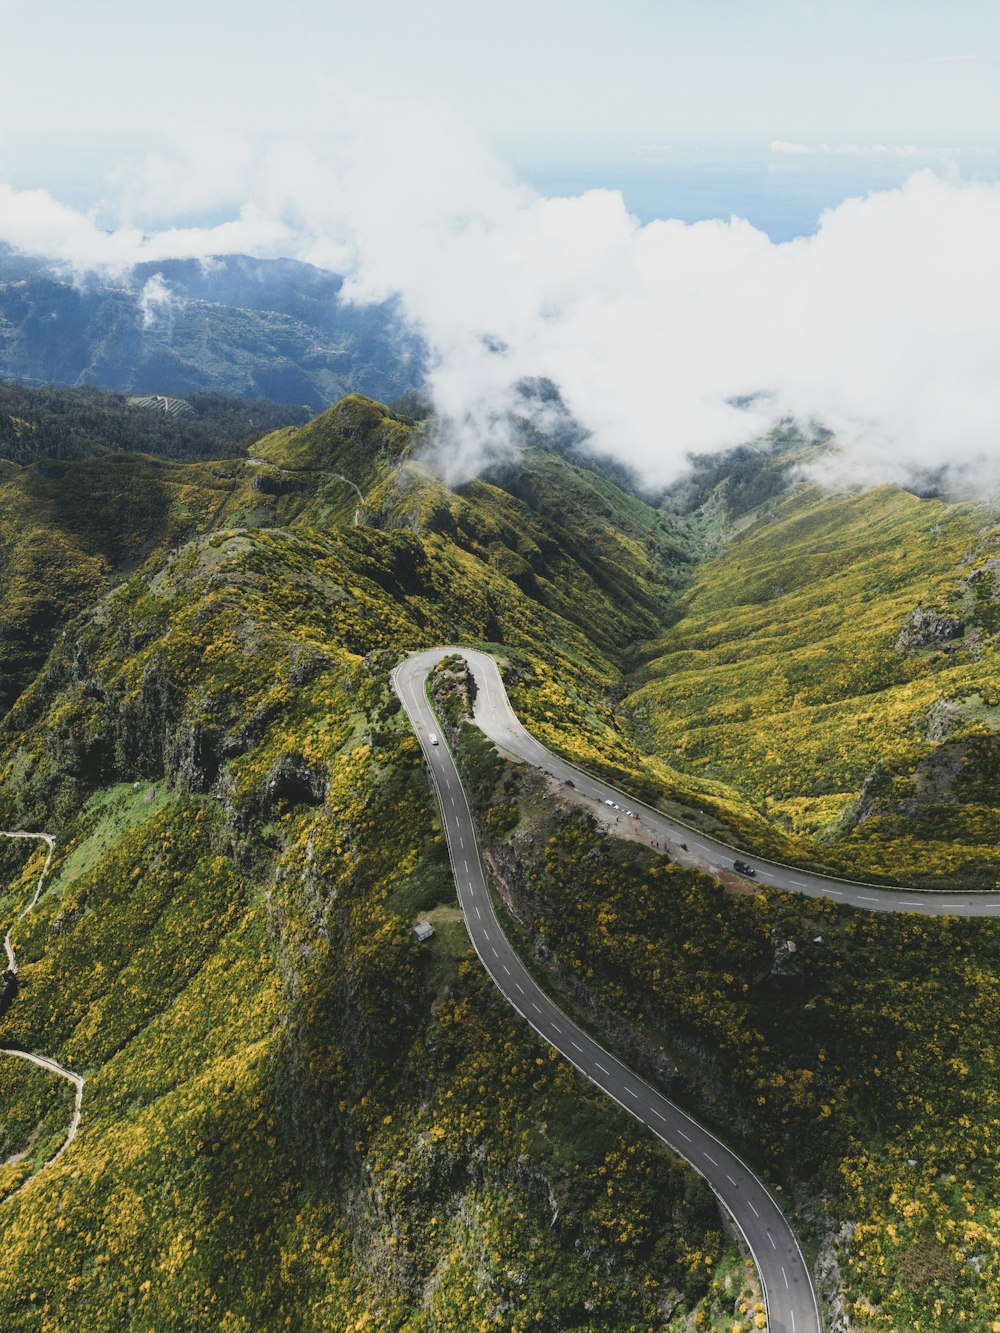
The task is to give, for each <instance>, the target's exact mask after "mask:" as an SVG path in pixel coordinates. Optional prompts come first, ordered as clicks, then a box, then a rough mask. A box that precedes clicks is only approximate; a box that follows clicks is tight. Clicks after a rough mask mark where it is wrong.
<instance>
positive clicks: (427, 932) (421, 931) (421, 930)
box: [413, 921, 434, 944]
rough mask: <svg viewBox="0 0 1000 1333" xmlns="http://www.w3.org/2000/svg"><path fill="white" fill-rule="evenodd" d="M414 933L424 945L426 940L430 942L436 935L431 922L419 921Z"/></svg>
mask: <svg viewBox="0 0 1000 1333" xmlns="http://www.w3.org/2000/svg"><path fill="white" fill-rule="evenodd" d="M413 933H414V935H416V937H417V939H418V940H419V941H420V943H421V944H423V942H424V940H429V939H430V937H431V936H432V935H433V934H434V927H433V926H432V925H431V923H430V922H429V921H418V922H417V924H416V925H415V926H414V927H413Z"/></svg>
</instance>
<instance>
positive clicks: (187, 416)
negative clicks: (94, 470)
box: [0, 380, 309, 464]
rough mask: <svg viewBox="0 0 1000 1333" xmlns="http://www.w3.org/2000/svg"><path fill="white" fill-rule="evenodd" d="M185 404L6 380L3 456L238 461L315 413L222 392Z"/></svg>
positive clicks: (0, 438) (0, 431) (1, 391)
mask: <svg viewBox="0 0 1000 1333" xmlns="http://www.w3.org/2000/svg"><path fill="white" fill-rule="evenodd" d="M154 401H155V400H150V402H154ZM161 401H162V400H161ZM171 401H172V400H171ZM184 401H186V402H187V403H188V404H189V406H190V408H191V411H190V412H184V413H183V414H179V413H173V412H170V413H168V412H165V411H163V410H162V409H160V408H158V407H156V406H155V405H154V406H139V405H138V402H139V400H135V401H134V402H130V401H129V400H128V399H126V398H125V396H124V395H123V394H117V393H109V392H107V391H106V390H102V389H93V388H82V389H53V388H28V387H27V386H25V385H23V384H18V383H16V382H15V381H13V380H0V458H3V459H6V460H8V461H9V462H12V463H20V464H28V463H37V462H39V461H41V460H42V459H60V460H62V461H64V462H65V461H68V460H70V459H74V458H95V457H99V456H100V455H102V454H107V453H116V452H118V453H141V454H153V455H154V456H156V457H159V458H183V459H185V460H187V461H193V460H196V459H204V458H232V457H234V456H235V455H236V454H240V453H242V452H243V449H244V448H245V446H246V445H248V444H250V443H251V441H253V440H256V439H258V438H259V437H260V436H261V435H263V434H264V433H265V432H267V431H271V430H275V429H276V428H277V427H279V426H284V425H288V424H290V423H291V424H295V423H301V422H303V421H304V420H305V419H306V418H307V417H308V415H309V413H308V411H307V410H306V409H305V408H302V407H297V406H294V405H293V404H291V403H272V402H268V401H267V400H265V399H253V400H248V399H246V398H227V397H226V396H225V395H224V394H221V393H197V394H193V395H192V396H191V397H190V398H189V399H186V400H184Z"/></svg>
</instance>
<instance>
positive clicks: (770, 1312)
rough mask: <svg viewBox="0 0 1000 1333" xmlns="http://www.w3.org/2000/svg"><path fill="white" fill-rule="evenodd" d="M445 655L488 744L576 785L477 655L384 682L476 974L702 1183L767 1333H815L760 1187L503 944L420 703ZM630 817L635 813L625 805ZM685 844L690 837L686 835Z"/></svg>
mask: <svg viewBox="0 0 1000 1333" xmlns="http://www.w3.org/2000/svg"><path fill="white" fill-rule="evenodd" d="M451 653H460V654H461V655H462V656H463V657H464V658H465V660H466V661H467V662H468V663H469V666H470V667H471V669H472V672H473V674H474V676H475V678H476V685H477V694H476V701H475V719H476V722H477V723H478V724H479V725H480V726H481V727H482V729H483V731H484V732H485V733H486V734H487V735H488V736H489V737H490V739H491V740H493V741H494V742H495V743H497V744H499V745H502V746H503V748H504V749H506V750H508V751H509V752H510V753H512V754H514V755H516V756H517V757H519V758H522V759H525V760H526V761H527V762H529V763H532V764H536V765H538V766H539V767H541V768H544V769H546V770H547V771H548V772H550V773H553V774H554V775H555V776H556V777H561V778H563V779H564V780H565V778H567V777H570V776H572V780H573V783H574V786H575V787H576V788H577V790H581V789H582V788H583V787H584V786H585V783H584V775H583V774H581V773H580V772H579V770H577V769H574V768H573V767H572V766H571V765H569V764H566V763H565V762H564V761H563V760H561V759H559V758H557V757H556V756H555V755H553V754H550V753H549V751H548V750H546V749H545V748H544V747H543V746H541V745H539V743H538V742H537V741H536V740H535V739H534V738H533V737H531V736H530V735H529V734H528V733H527V732H526V731H525V730H524V728H523V727H522V726H521V725H520V723H519V722H518V721H517V718H516V717H515V716H514V714H513V712H512V711H511V707H510V704H509V702H508V700H507V694H506V691H505V690H504V687H503V682H502V680H501V679H500V673H499V672H498V670H497V668H496V664H495V662H494V661H493V659H492V658H491V657H488V656H487V655H486V654H485V653H480V652H475V651H473V650H471V649H465V648H435V649H431V650H430V651H428V652H423V653H417V654H415V655H414V656H412V657H409V658H407V659H406V660H405V661H404V662H402V663H401V664H400V665H399V666H398V667H397V668H396V669H395V671H394V672H393V674H392V683H393V688H394V689H395V691H396V693H397V695H398V696H399V699H400V701H401V703H402V705H403V707H404V708H405V710H406V712H407V715H408V716H409V719H410V722H411V723H412V725H413V729H414V731H415V733H416V736H417V739H418V740H419V742H420V745H421V748H422V749H423V752H424V757H425V759H426V760H427V765H428V768H429V770H430V774H431V779H432V781H433V783H434V787H435V789H436V791H437V797H438V801H439V803H440V806H441V814H442V822H443V825H444V829H445V833H446V836H447V839H448V847H449V851H450V855H451V864H452V868H453V870H454V872H455V882H456V884H457V886H458V897H459V902H460V903H461V906H462V911H463V914H464V916H465V922H466V925H467V927H468V931H469V935H470V937H471V939H472V943H473V945H474V947H475V950H476V952H477V954H478V955H479V957H480V960H481V961H482V963H483V966H484V967H485V968H486V970H487V972H488V973H489V974H490V976H491V977H492V978H493V980H494V981H495V982H496V984H497V986H498V987H499V988H500V990H501V991H502V993H503V995H504V996H505V998H506V999H507V1000H508V1001H509V1002H510V1003H511V1004H512V1005H513V1006H514V1008H515V1009H516V1010H517V1012H518V1013H519V1014H520V1015H521V1016H522V1017H523V1018H525V1019H526V1020H527V1021H528V1023H530V1025H531V1026H532V1027H533V1028H534V1029H535V1031H536V1032H537V1033H538V1035H539V1036H541V1037H543V1038H544V1039H545V1041H547V1042H549V1044H550V1045H552V1046H554V1047H555V1048H556V1050H557V1051H559V1052H560V1054H562V1055H564V1056H565V1057H566V1059H567V1060H569V1061H570V1063H571V1064H573V1065H575V1066H576V1068H577V1069H578V1070H579V1071H580V1072H581V1073H582V1074H585V1075H586V1077H587V1078H589V1079H590V1080H591V1081H592V1082H593V1083H596V1084H597V1086H598V1087H599V1088H601V1089H602V1091H604V1092H605V1093H607V1095H608V1096H609V1097H611V1098H612V1099H613V1100H614V1101H616V1102H617V1103H618V1104H619V1105H620V1106H623V1107H624V1108H625V1110H627V1111H629V1112H630V1113H631V1114H632V1115H634V1116H635V1117H636V1119H638V1120H640V1121H642V1123H643V1124H644V1125H646V1126H648V1128H649V1129H651V1130H652V1131H653V1133H654V1134H655V1135H656V1136H657V1137H658V1138H660V1139H662V1140H663V1141H664V1143H667V1144H669V1146H670V1147H671V1148H673V1150H674V1151H675V1152H677V1153H678V1154H679V1155H680V1156H681V1157H683V1158H684V1159H685V1160H686V1161H688V1162H689V1163H690V1164H691V1165H692V1166H693V1167H694V1168H695V1170H696V1171H698V1172H699V1173H700V1174H701V1175H702V1176H704V1178H705V1179H706V1180H707V1181H708V1183H709V1185H710V1186H711V1187H712V1189H713V1190H714V1192H715V1194H716V1196H717V1198H718V1199H719V1200H720V1201H721V1203H722V1204H723V1205H724V1206H725V1208H726V1210H727V1211H728V1212H729V1214H730V1215H731V1216H732V1218H733V1219H734V1221H735V1223H736V1225H737V1226H738V1227H739V1229H740V1231H741V1232H742V1234H743V1237H744V1239H745V1241H746V1244H747V1247H748V1248H749V1250H750V1253H751V1254H752V1256H753V1258H754V1262H755V1263H756V1265H757V1272H758V1273H759V1275H760V1280H761V1286H762V1288H763V1292H764V1300H765V1304H766V1307H767V1317H768V1329H769V1330H770V1333H822V1328H823V1325H822V1321H821V1319H820V1314H819V1307H818V1304H817V1301H816V1293H815V1291H814V1289H813V1284H812V1279H811V1277H810V1274H809V1269H808V1266H807V1265H806V1262H805V1259H804V1257H803V1255H802V1251H801V1249H800V1248H799V1244H798V1241H797V1240H796V1238H795V1234H794V1232H793V1231H792V1229H791V1227H790V1226H789V1225H788V1222H787V1220H786V1218H785V1216H784V1214H783V1213H782V1211H781V1208H780V1207H779V1206H778V1203H777V1201H776V1199H775V1198H774V1196H773V1195H772V1194H771V1193H770V1192H769V1190H768V1189H767V1187H766V1186H765V1185H764V1183H763V1182H762V1181H761V1180H760V1179H759V1178H758V1177H757V1176H756V1175H755V1174H754V1172H753V1171H752V1170H751V1169H750V1167H749V1166H747V1164H746V1163H745V1162H743V1161H742V1160H741V1159H740V1158H739V1157H737V1156H736V1154H735V1153H734V1152H732V1151H731V1150H730V1149H729V1148H727V1147H726V1146H725V1144H723V1143H721V1142H720V1141H719V1139H717V1138H716V1137H715V1135H714V1134H712V1133H711V1132H710V1131H709V1130H707V1129H705V1128H704V1126H702V1125H700V1124H698V1122H697V1121H696V1120H693V1119H692V1118H691V1116H689V1115H688V1114H687V1113H686V1112H684V1111H682V1110H681V1109H680V1108H679V1107H677V1106H675V1105H674V1104H673V1102H671V1101H668V1099H667V1098H666V1097H664V1096H663V1095H662V1093H660V1092H658V1091H657V1090H656V1089H655V1088H654V1087H652V1086H651V1085H650V1084H649V1083H646V1082H645V1080H643V1079H641V1078H639V1077H638V1075H636V1074H634V1073H633V1072H632V1071H631V1070H630V1069H629V1068H628V1067H627V1066H626V1065H624V1064H622V1062H621V1061H620V1060H618V1059H616V1057H615V1056H613V1055H612V1054H611V1053H610V1052H609V1051H607V1050H606V1049H605V1048H604V1047H603V1046H601V1045H600V1044H599V1043H598V1042H596V1041H594V1039H593V1038H592V1037H590V1036H588V1034H587V1033H586V1032H584V1031H583V1029H582V1028H580V1027H578V1026H577V1025H576V1024H575V1023H574V1022H573V1021H572V1019H570V1018H569V1017H567V1015H566V1014H565V1013H564V1012H563V1011H562V1009H560V1008H559V1007H558V1005H556V1004H554V1003H553V1001H552V1000H551V999H550V998H549V997H548V996H547V995H546V994H545V992H544V991H543V990H541V989H540V987H539V986H538V985H537V984H536V983H535V982H534V980H533V979H532V977H531V975H530V973H529V972H528V971H527V969H526V968H525V966H524V964H523V963H522V962H521V960H520V958H519V957H518V955H517V954H516V953H515V952H514V950H513V948H512V947H511V945H510V944H509V943H508V941H507V937H506V935H505V934H504V932H503V930H502V928H501V926H500V923H499V921H498V920H497V917H496V913H495V912H494V910H493V904H492V901H491V899H490V895H489V891H488V889H487V887H486V876H485V874H484V873H483V867H482V862H481V861H480V856H479V847H478V844H477V842H476V834H475V825H474V823H473V818H472V812H471V810H470V808H469V802H468V799H467V797H466V794H465V790H464V788H463V786H462V783H461V780H460V778H459V775H458V769H457V767H456V765H455V760H454V758H453V756H452V753H451V750H450V749H449V747H448V745H447V744H446V743H445V742H444V739H443V737H442V738H441V741H440V743H438V744H436V745H435V744H432V743H431V741H430V737H431V735H432V734H436V733H437V732H439V730H440V727H439V724H438V722H437V719H436V718H435V716H434V713H433V711H432V710H431V706H430V703H429V702H428V700H427V696H426V693H425V690H424V682H425V680H426V679H427V675H428V672H429V671H431V669H432V668H433V667H434V666H435V665H436V664H437V663H438V662H439V661H440V660H441V659H442V658H443V657H447V656H448V655H449V654H451ZM586 783H588V784H590V786H592V787H593V789H594V791H593V794H594V795H596V796H597V797H599V798H600V799H601V800H605V799H610V797H609V796H608V793H610V792H611V791H612V788H609V787H607V786H606V785H605V784H602V783H599V782H597V781H596V780H595V779H590V778H587V779H586ZM585 794H591V793H590V792H589V791H588V792H585ZM630 808H631V809H637V808H638V807H637V806H636V805H635V803H634V802H631V803H630ZM652 813H653V812H650V814H652ZM685 835H686V836H689V835H688V831H687V830H685Z"/></svg>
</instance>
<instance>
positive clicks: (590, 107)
mask: <svg viewBox="0 0 1000 1333" xmlns="http://www.w3.org/2000/svg"><path fill="white" fill-rule="evenodd" d="M0 20H2V24H3V28H2V31H3V50H4V57H5V58H4V74H3V81H2V86H0V179H3V180H6V181H7V182H9V183H11V184H15V185H21V186H24V185H45V186H48V187H49V188H53V189H56V190H58V188H59V187H60V186H65V189H64V190H63V193H64V194H67V197H69V194H68V193H67V192H70V193H71V194H72V197H73V198H74V199H75V200H77V201H80V200H81V199H82V198H83V196H84V195H86V194H87V193H88V192H89V193H91V194H97V193H100V190H99V188H98V185H99V182H100V180H101V179H102V178H103V175H104V173H106V172H109V171H111V170H112V169H113V168H114V167H115V166H116V165H117V164H118V163H119V162H120V160H121V159H122V157H123V156H127V155H128V154H129V153H136V152H140V151H142V150H144V149H146V148H148V147H149V145H150V143H151V142H152V141H154V140H155V139H156V137H157V136H158V135H160V134H162V133H163V132H164V131H165V130H169V129H170V128H172V127H174V128H175V127H177V126H178V124H180V125H182V126H202V125H205V126H212V127H213V128H214V129H215V130H216V131H217V132H218V131H220V130H230V131H239V132H240V133H241V134H246V133H249V134H251V135H252V136H254V137H258V138H268V139H293V140H295V141H297V142H300V143H305V144H309V145H313V146H315V145H322V142H323V139H324V137H325V136H326V135H328V134H330V133H331V132H334V131H335V125H334V123H333V122H332V120H331V114H330V106H331V98H334V99H335V98H336V96H337V94H338V93H340V92H342V91H343V90H345V89H361V90H365V91H367V92H369V93H374V94H376V95H381V94H383V93H392V94H394V95H396V96H399V95H402V96H408V97H415V98H419V99H420V100H423V101H429V102H432V103H436V104H438V105H440V106H443V107H446V108H448V109H450V110H451V111H453V112H455V113H457V114H458V115H460V116H461V117H462V118H463V119H464V120H466V121H467V122H468V123H469V124H470V125H471V127H472V128H473V129H474V130H476V132H477V133H478V134H480V136H482V137H483V138H485V139H486V140H487V141H488V142H489V143H490V144H491V145H492V146H493V147H494V148H495V149H499V150H500V151H501V152H502V153H503V154H504V155H506V156H508V157H510V156H513V157H514V158H515V160H516V159H517V158H518V157H521V158H523V157H524V156H525V155H527V154H529V153H530V152H532V151H543V152H549V151H551V150H552V148H553V147H555V146H562V147H565V146H566V145H572V146H574V147H576V148H578V149H579V148H582V149H583V150H584V151H595V152H597V151H599V150H600V148H601V147H602V145H604V144H607V143H608V142H609V141H611V142H627V143H630V144H639V143H644V142H653V143H655V142H661V141H664V140H665V141H669V142H691V141H697V140H701V139H715V140H724V141H728V142H747V143H756V144H758V145H762V144H767V143H769V142H770V141H771V140H772V139H780V140H783V141H790V142H805V143H812V142H818V141H821V140H824V139H825V140H843V141H846V142H853V141H858V140H861V141H864V142H868V143H873V142H882V141H884V142H893V143H906V142H915V143H917V144H918V145H922V144H924V143H927V142H930V141H932V140H933V141H936V142H941V141H949V142H954V143H956V144H974V143H977V142H980V141H983V140H986V139H990V140H994V139H995V138H996V137H997V135H998V134H1000V63H998V55H1000V5H997V4H996V3H995V0H951V2H950V3H943V0H864V2H863V3H858V2H857V0H837V3H830V0H616V3H615V4H611V3H608V0H505V3H503V4H497V3H496V2H495V0H490V3H485V0H363V2H362V0H284V3H282V2H281V0H239V2H237V0H173V2H172V3H170V4H163V3H161V2H160V0H157V3H155V4H154V3H152V2H151V0H94V3H81V2H80V0H0Z"/></svg>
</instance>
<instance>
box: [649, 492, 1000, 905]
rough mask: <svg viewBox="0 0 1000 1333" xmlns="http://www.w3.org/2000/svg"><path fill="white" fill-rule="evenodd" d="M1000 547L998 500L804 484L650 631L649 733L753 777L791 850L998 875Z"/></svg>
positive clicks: (757, 797)
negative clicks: (988, 505) (993, 506)
mask: <svg viewBox="0 0 1000 1333" xmlns="http://www.w3.org/2000/svg"><path fill="white" fill-rule="evenodd" d="M998 549H1000V529H998V528H997V527H996V525H995V521H991V519H990V516H989V514H988V513H987V512H986V511H985V510H984V509H983V508H981V507H979V506H973V505H962V504H950V503H948V502H946V501H944V500H940V499H918V498H917V497H916V496H914V495H912V494H910V493H909V492H906V491H900V490H895V489H890V488H883V489H880V490H873V491H868V492H864V493H861V494H852V495H843V496H839V497H837V496H831V495H829V494H827V493H825V492H822V491H819V490H817V489H815V488H809V487H806V488H803V489H799V490H796V491H795V492H793V493H791V494H789V495H788V496H786V497H785V498H783V499H781V500H779V501H776V502H773V504H772V506H771V508H770V510H769V512H768V514H767V517H766V521H762V522H760V523H758V524H755V525H752V526H750V527H748V528H746V529H745V530H744V531H742V532H740V533H738V534H737V535H736V536H734V537H733V539H732V540H731V541H729V542H728V543H727V544H726V545H725V547H724V548H723V549H722V551H721V552H720V554H719V555H718V556H717V557H716V558H714V559H712V560H709V561H707V562H706V563H704V564H703V565H701V566H700V568H699V570H698V572H697V574H696V576H695V578H694V580H693V583H692V586H691V588H690V590H689V591H688V592H687V593H686V594H685V596H684V598H683V603H682V607H681V612H680V617H679V619H678V620H677V621H676V623H675V624H673V625H672V626H671V627H670V629H669V630H668V631H667V633H666V634H664V635H662V636H660V637H659V638H658V639H656V640H655V641H654V642H653V643H652V644H650V645H648V646H647V648H646V650H645V657H646V661H645V663H644V665H643V666H642V668H641V670H640V671H639V672H638V673H637V674H636V676H635V678H634V680H633V682H632V688H631V691H630V693H629V696H628V699H627V701H626V705H625V707H626V709H627V712H628V715H629V718H630V720H631V722H632V724H633V727H634V730H635V734H636V735H637V736H638V738H639V739H640V742H641V743H642V744H644V745H646V746H647V747H648V748H649V749H651V750H653V751H654V752H655V753H656V754H658V755H659V756H661V757H662V758H663V759H665V760H666V761H667V762H669V763H670V764H671V765H673V766H675V767H676V768H678V769H681V770H682V771H683V772H685V773H687V774H689V775H691V777H692V778H700V779H711V780H714V781H717V782H722V783H726V784H730V785H731V786H732V787H736V788H738V789H739V790H740V791H741V792H742V793H744V794H745V795H746V796H747V797H748V798H749V800H750V801H751V802H752V803H753V805H754V806H756V808H757V811H758V813H759V815H760V816H761V817H762V823H765V822H766V824H767V825H769V826H770V828H771V830H772V832H771V833H770V834H767V833H763V832H762V834H761V837H762V839H763V840H764V841H766V840H767V839H768V838H769V837H770V838H771V839H772V841H773V839H774V838H775V837H776V836H779V835H781V834H782V833H784V834H786V835H788V839H789V840H788V842H787V844H786V847H785V851H784V854H785V856H786V857H790V858H794V857H799V858H801V859H804V860H809V861H813V862H822V863H825V864H827V865H830V866H834V867H837V868H839V869H840V870H841V871H843V872H846V873H848V874H853V875H855V876H858V877H865V876H876V877H880V876H890V877H892V876H895V877H898V878H903V879H907V880H911V881H916V882H924V881H929V882H933V881H934V879H935V878H938V879H939V880H944V881H951V882H954V881H955V880H956V879H958V880H960V881H961V882H964V883H968V884H970V885H972V886H975V885H992V884H993V883H995V882H996V881H997V879H998V877H1000V857H998V854H997V850H996V849H997V846H998V844H1000V798H998V796H997V787H996V783H995V777H996V774H997V772H998V768H997V763H998V758H1000V739H998V737H997V732H998V729H1000V724H998V722H997V720H996V718H995V717H994V711H993V710H994V705H995V704H996V703H997V702H998V701H1000V670H998V667H1000V657H998V655H997V644H996V641H995V635H996V631H997V629H998V628H1000V619H998V615H997V612H996V609H995V607H996V600H995V597H994V591H993V590H994V585H995V580H996V574H995V572H994V570H993V561H994V556H995V553H996V552H997V550H998ZM773 845H774V846H775V847H779V848H780V844H779V843H773Z"/></svg>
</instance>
